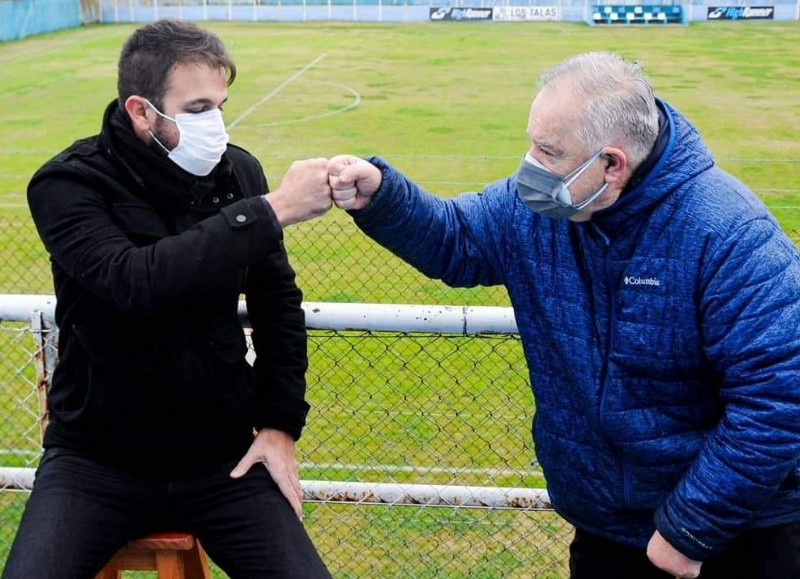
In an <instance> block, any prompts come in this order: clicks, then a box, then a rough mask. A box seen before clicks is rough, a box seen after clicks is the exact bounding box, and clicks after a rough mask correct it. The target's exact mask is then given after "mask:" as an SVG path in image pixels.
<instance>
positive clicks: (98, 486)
mask: <svg viewBox="0 0 800 579" xmlns="http://www.w3.org/2000/svg"><path fill="white" fill-rule="evenodd" d="M235 76H236V68H235V65H234V63H233V61H232V60H231V59H230V57H229V56H228V54H227V53H226V51H225V49H224V46H223V45H222V43H221V42H220V40H219V39H218V38H217V37H216V36H215V35H213V34H211V33H210V32H208V31H206V30H203V29H201V28H199V27H197V26H195V25H193V24H189V23H184V22H178V21H169V20H164V21H159V22H155V23H153V24H149V25H147V26H144V27H142V28H140V29H138V30H136V31H135V32H134V33H133V35H132V36H131V37H130V38H129V39H128V41H127V42H126V44H125V46H124V47H123V49H122V53H121V56H120V59H119V81H118V89H119V95H118V99H117V100H115V101H114V102H112V103H111V104H110V105H109V106H108V108H107V109H106V112H105V116H104V118H103V124H102V129H101V132H100V134H99V135H97V136H93V137H89V138H86V139H83V140H80V141H77V142H76V143H75V144H74V145H72V146H71V147H70V148H68V149H67V150H65V151H64V152H62V153H61V154H59V155H58V156H56V157H55V158H54V159H52V160H50V161H48V162H47V163H46V164H45V165H44V166H43V167H42V168H41V169H40V170H39V171H38V172H37V173H36V174H35V175H34V177H33V178H32V180H31V182H30V185H29V189H28V200H29V205H30V208H31V212H32V214H33V218H34V221H35V222H36V226H37V229H38V231H39V234H40V235H41V238H42V240H43V242H44V244H45V246H46V248H47V250H48V252H49V254H50V257H51V261H52V269H53V277H54V282H55V292H56V297H57V307H56V321H57V323H58V326H59V328H60V338H59V357H60V359H59V363H58V366H57V368H56V370H55V372H54V375H53V382H52V389H51V391H50V393H49V400H48V402H49V410H50V424H49V426H48V428H47V430H46V432H45V436H44V449H45V450H44V455H43V457H42V460H41V463H40V466H39V469H38V471H37V475H36V481H35V485H34V489H33V492H32V494H31V496H30V499H29V501H28V503H27V506H26V509H25V512H24V514H23V517H22V522H21V524H20V527H19V530H18V533H17V537H16V539H15V542H14V544H13V546H12V549H11V553H10V555H9V557H8V560H7V564H6V568H5V570H4V573H3V577H5V578H8V579H12V578H30V577H64V578H67V577H74V578H89V577H93V576H94V575H95V574H96V573H97V572H98V571H99V570H100V569H101V567H102V566H103V565H104V564H105V563H106V561H107V560H108V559H110V558H111V556H112V555H113V554H114V553H115V552H116V551H117V550H118V549H119V548H120V547H121V546H123V545H124V544H125V543H126V542H127V541H129V540H131V539H134V538H137V537H140V536H142V535H144V534H147V533H150V532H155V531H186V532H191V533H193V534H194V535H196V536H197V537H198V538H199V539H200V541H201V543H202V544H203V547H204V548H205V550H206V552H207V553H208V554H209V556H210V557H211V559H212V560H213V561H214V562H216V564H217V565H219V567H220V568H221V569H223V570H224V571H225V572H226V573H227V574H228V575H230V576H232V577H266V576H276V577H282V578H284V577H302V578H309V577H329V576H330V575H329V573H328V571H327V570H326V568H325V565H324V564H323V563H322V561H321V560H320V557H319V556H318V554H317V552H316V550H315V548H314V546H313V544H312V543H311V540H310V539H309V537H308V535H307V534H306V531H305V529H304V527H303V525H302V522H301V517H302V510H301V509H302V505H301V500H302V492H301V490H300V483H299V479H298V476H297V470H296V465H295V441H296V440H297V439H298V438H299V437H300V434H301V430H302V428H303V426H304V424H305V418H306V414H307V412H308V408H309V406H308V404H307V403H306V401H305V371H306V368H307V357H306V330H305V320H304V314H303V310H302V308H301V300H302V294H301V291H300V289H299V288H298V287H297V286H296V284H295V275H294V271H293V270H292V267H291V266H290V264H289V262H288V259H287V255H286V252H285V250H284V248H283V241H282V237H283V236H282V227H284V226H286V225H288V224H291V223H294V222H297V221H300V220H303V219H308V218H310V217H312V216H314V215H317V214H320V213H324V212H325V211H326V210H327V209H328V208H329V207H330V206H331V199H330V195H331V192H330V188H329V186H328V175H327V164H326V160H324V159H315V160H307V161H299V162H296V163H295V164H293V165H292V166H291V168H290V169H289V171H288V173H287V174H286V175H285V177H284V179H283V181H282V183H281V186H280V188H279V189H278V190H276V191H274V192H273V193H270V194H269V195H267V182H266V179H265V176H264V173H263V171H262V169H261V166H260V164H259V163H258V161H257V160H256V159H255V158H254V157H253V156H251V155H250V154H249V153H247V152H246V151H245V150H243V149H241V148H239V147H236V146H234V145H231V144H229V143H228V135H227V133H226V131H225V126H224V124H223V121H222V115H221V108H222V106H223V104H224V103H225V101H226V99H227V87H228V86H229V84H230V83H231V82H233V80H234V78H235ZM241 294H245V296H246V303H247V310H248V314H249V318H250V321H251V323H252V330H253V333H252V339H253V343H254V347H255V351H256V359H255V363H254V365H253V366H250V365H249V364H248V362H247V361H246V360H245V354H246V352H247V346H246V343H245V337H244V333H243V329H242V326H241V323H240V321H239V318H238V315H237V305H238V301H239V296H240V295H241Z"/></svg>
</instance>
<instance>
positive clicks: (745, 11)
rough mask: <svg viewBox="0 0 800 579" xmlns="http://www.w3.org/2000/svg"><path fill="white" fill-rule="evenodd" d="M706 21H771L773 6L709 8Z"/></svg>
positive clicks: (773, 11)
mask: <svg viewBox="0 0 800 579" xmlns="http://www.w3.org/2000/svg"><path fill="white" fill-rule="evenodd" d="M706 18H707V19H708V20H772V19H774V18H775V7H774V6H709V7H708V13H707V16H706Z"/></svg>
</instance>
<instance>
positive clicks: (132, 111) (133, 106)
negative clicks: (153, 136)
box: [125, 95, 152, 140]
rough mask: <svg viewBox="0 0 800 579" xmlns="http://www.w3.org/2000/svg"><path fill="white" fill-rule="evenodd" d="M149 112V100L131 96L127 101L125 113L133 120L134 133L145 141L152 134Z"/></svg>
mask: <svg viewBox="0 0 800 579" xmlns="http://www.w3.org/2000/svg"><path fill="white" fill-rule="evenodd" d="M149 110H150V107H149V106H148V104H147V100H145V99H144V98H143V97H140V96H137V95H131V96H129V97H128V98H127V99H125V112H126V113H128V117H130V119H131V125H132V126H133V132H134V133H136V134H137V135H138V136H139V138H142V139H145V140H147V138H148V137H147V136H148V135H149V133H150V120H149V119H148V117H147V114H148V112H149ZM151 114H152V113H151Z"/></svg>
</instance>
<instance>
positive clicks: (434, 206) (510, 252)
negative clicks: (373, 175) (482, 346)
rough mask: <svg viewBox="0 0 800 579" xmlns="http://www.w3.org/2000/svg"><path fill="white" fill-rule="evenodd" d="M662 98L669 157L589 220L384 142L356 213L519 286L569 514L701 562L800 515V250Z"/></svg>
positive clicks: (602, 531)
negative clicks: (407, 168) (475, 189)
mask: <svg viewBox="0 0 800 579" xmlns="http://www.w3.org/2000/svg"><path fill="white" fill-rule="evenodd" d="M662 106H663V108H664V110H665V112H666V115H667V118H668V123H669V129H668V130H669V139H668V143H667V145H666V149H665V150H664V152H663V153H662V155H661V158H660V159H659V161H658V162H657V164H656V165H655V166H654V167H653V168H652V170H651V171H650V173H649V175H647V176H646V177H645V178H644V180H643V181H642V182H641V183H640V184H639V185H638V186H637V187H636V188H635V189H632V190H629V191H626V192H625V193H624V194H623V196H622V197H621V198H620V199H619V200H618V201H617V202H616V203H615V204H614V205H613V206H612V207H610V208H609V209H607V210H605V211H602V212H598V213H595V214H594V216H593V218H592V221H590V222H589V223H587V224H576V223H572V222H570V221H567V220H551V219H548V218H543V217H540V216H538V215H535V214H534V213H532V212H531V211H529V210H528V209H527V208H526V207H525V206H524V205H523V203H522V202H521V201H520V199H519V198H518V197H517V195H516V188H515V180H514V176H513V175H512V176H511V177H509V178H507V179H504V180H501V181H497V182H495V183H492V184H491V185H488V186H487V187H486V188H485V189H484V190H483V191H482V192H481V193H465V194H462V195H460V196H459V197H458V198H456V199H449V200H445V199H441V198H438V197H435V196H433V195H430V194H428V193H426V192H424V191H422V190H421V189H419V188H418V187H417V186H416V185H415V184H413V183H412V182H410V181H409V180H407V179H406V178H405V177H404V176H403V175H401V174H400V173H398V172H397V171H396V170H394V169H393V168H392V167H390V166H389V165H387V164H386V163H385V162H384V161H383V160H381V159H379V158H373V159H371V161H372V162H373V163H374V164H375V165H376V166H378V167H380V168H381V169H382V172H383V182H382V185H381V188H380V189H379V191H378V192H377V194H376V196H375V198H374V199H373V201H372V203H371V204H370V205H369V206H368V207H367V208H365V209H363V210H361V211H355V212H353V214H354V217H355V219H356V223H357V224H358V225H359V227H361V228H362V229H363V231H364V232H366V233H367V234H368V235H369V236H371V237H373V238H374V239H375V240H377V241H378V242H379V243H381V244H382V245H384V246H385V247H387V248H388V249H390V250H391V251H392V252H393V253H395V254H397V255H399V256H400V257H401V258H403V259H404V260H406V261H408V262H409V263H411V264H412V265H414V266H415V267H417V268H418V269H419V270H420V271H422V272H423V273H424V274H426V275H428V276H430V277H433V278H439V279H442V280H444V281H445V282H446V283H447V284H449V285H452V286H475V285H499V284H502V285H505V286H506V288H507V289H508V293H509V296H510V298H511V303H512V305H513V308H514V312H515V316H516V321H517V324H518V326H519V331H520V335H521V338H522V343H523V347H524V351H525V357H526V359H527V362H528V367H529V372H530V380H531V384H532V388H533V392H534V395H535V399H536V415H535V418H534V424H533V435H534V441H535V444H536V453H537V457H538V459H539V461H540V462H541V465H542V467H543V469H544V475H545V477H546V480H547V485H548V491H549V493H550V497H551V500H552V502H553V505H554V506H555V508H556V510H557V511H558V512H559V513H560V514H561V515H562V516H563V517H565V518H566V519H567V520H568V521H570V522H571V523H573V524H574V525H576V526H577V527H579V528H582V529H584V530H586V531H588V532H590V533H593V534H596V535H599V536H602V537H606V538H609V539H612V540H615V541H618V542H622V543H626V544H629V545H633V546H636V547H640V548H644V547H645V546H646V544H647V541H648V540H649V538H650V536H651V535H652V533H653V532H654V530H655V528H656V527H657V528H658V529H659V530H660V531H661V533H662V534H663V535H664V536H665V538H666V539H667V540H668V541H669V542H670V543H671V544H672V545H673V546H675V547H676V548H678V549H679V550H680V551H682V552H683V553H684V554H685V555H687V556H689V557H692V558H694V559H698V560H705V559H707V558H708V557H709V556H711V555H713V554H715V553H717V552H719V550H720V549H722V548H723V547H724V546H725V544H726V543H727V542H728V541H729V540H730V539H731V538H732V537H734V536H735V535H737V534H739V533H741V532H742V531H743V530H745V529H748V528H752V527H758V526H766V525H773V524H780V523H787V522H794V521H797V520H800V469H799V468H798V461H800V256H798V253H797V250H796V249H795V248H794V246H793V245H792V243H791V242H790V241H789V239H788V238H787V236H786V235H785V234H784V233H783V232H782V231H781V229H780V227H779V225H778V224H777V223H776V221H775V220H774V219H773V218H772V217H771V216H770V215H769V213H768V211H767V209H766V208H765V207H764V205H763V204H762V203H761V202H760V201H759V200H758V199H757V198H756V197H755V195H754V194H753V193H752V192H751V191H750V190H748V189H747V188H746V187H745V186H744V185H742V184H741V183H740V182H738V181H737V180H735V179H734V178H733V177H731V176H730V175H728V174H726V173H725V172H724V171H722V170H721V169H719V168H717V167H715V165H714V162H713V159H712V157H711V155H710V153H709V151H708V150H707V149H706V147H705V145H704V144H703V143H702V141H701V138H700V136H699V135H698V133H697V131H696V130H695V128H694V127H692V126H691V125H690V123H689V122H688V121H687V120H686V119H685V118H683V117H682V116H681V115H680V114H679V113H677V112H676V111H675V110H674V109H672V108H670V107H669V106H668V105H666V104H665V103H662Z"/></svg>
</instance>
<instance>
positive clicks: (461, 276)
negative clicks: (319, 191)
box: [351, 157, 513, 287]
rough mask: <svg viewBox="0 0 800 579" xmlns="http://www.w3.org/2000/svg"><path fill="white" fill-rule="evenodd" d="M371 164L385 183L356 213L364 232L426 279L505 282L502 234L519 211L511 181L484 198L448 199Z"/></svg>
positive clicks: (490, 188)
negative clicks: (513, 214)
mask: <svg viewBox="0 0 800 579" xmlns="http://www.w3.org/2000/svg"><path fill="white" fill-rule="evenodd" d="M368 161H370V162H371V163H372V164H373V165H375V166H376V167H378V168H379V169H380V170H381V172H382V175H383V180H382V182H381V186H380V188H379V190H378V191H377V193H376V194H375V197H374V198H373V200H372V202H371V203H370V204H369V205H368V206H367V207H366V208H364V209H362V210H360V211H352V212H351V214H352V215H353V216H354V218H355V222H356V224H357V225H358V226H359V227H360V228H361V229H362V230H363V231H364V233H366V234H367V235H369V236H370V237H372V238H373V239H375V240H376V241H377V242H378V243H380V244H381V245H382V246H384V247H386V248H387V249H389V250H390V251H391V252H392V253H394V254H395V255H397V256H398V257H400V258H401V259H403V260H404V261H406V262H408V263H410V264H411V265H412V266H414V267H415V268H417V269H418V270H420V271H421V272H422V273H423V274H425V275H426V276H428V277H430V278H433V279H441V280H442V281H444V282H445V283H446V284H448V285H450V286H454V287H473V286H476V285H486V286H489V285H498V284H502V283H503V280H504V274H503V271H504V261H505V258H504V255H505V252H504V249H503V235H502V232H503V227H506V226H508V224H509V223H510V216H509V215H510V212H511V211H512V209H513V199H512V198H513V195H512V194H511V193H510V191H508V183H507V181H500V182H497V183H494V184H492V185H489V186H488V187H487V188H486V189H484V190H483V191H482V192H480V193H462V194H461V195H459V196H458V197H457V198H454V199H442V198H440V197H437V196H435V195H432V194H430V193H427V192H425V191H423V190H422V189H421V188H420V187H418V186H417V185H416V184H414V183H413V182H411V181H410V180H408V179H407V178H406V177H405V176H404V175H402V174H401V173H399V172H398V171H396V170H395V169H394V168H393V167H391V166H390V165H389V164H387V163H386V162H385V161H383V160H382V159H380V158H379V157H372V158H370V159H368Z"/></svg>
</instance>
